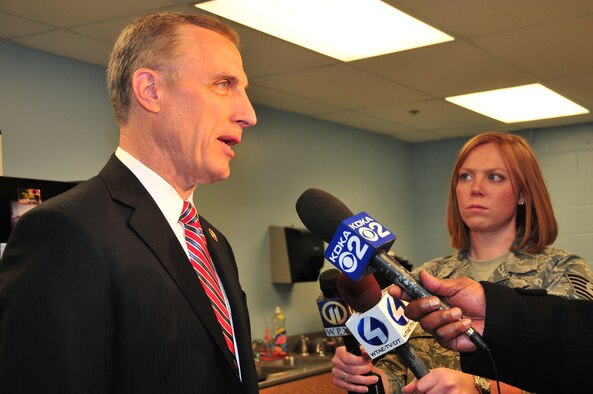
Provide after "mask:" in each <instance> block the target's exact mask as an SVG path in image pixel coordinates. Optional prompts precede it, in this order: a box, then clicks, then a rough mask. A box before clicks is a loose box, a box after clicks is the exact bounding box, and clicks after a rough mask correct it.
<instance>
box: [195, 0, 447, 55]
mask: <svg viewBox="0 0 593 394" xmlns="http://www.w3.org/2000/svg"><path fill="white" fill-rule="evenodd" d="M194 6H195V7H197V8H200V9H203V10H205V11H208V12H211V13H213V14H216V15H220V16H222V17H224V18H227V19H230V20H233V21H235V22H238V23H241V24H243V25H246V26H249V27H251V28H253V29H256V30H260V31H262V32H264V33H267V34H270V35H273V36H275V37H278V38H281V39H283V40H286V41H290V42H292V43H294V44H297V45H300V46H303V47H305V48H308V49H311V50H313V51H316V52H319V53H322V54H324V55H327V56H330V57H333V58H335V59H339V60H343V61H345V62H347V61H352V60H358V59H364V58H367V57H372V56H378V55H384V54H386V53H392V52H397V51H404V50H406V49H412V48H418V47H422V46H426V45H432V44H438V43H441V42H446V41H451V40H453V37H451V36H449V35H447V34H445V33H443V32H441V31H439V30H437V29H435V28H433V27H431V26H429V25H427V24H426V23H423V22H420V21H419V20H417V19H415V18H412V17H411V16H409V15H407V14H404V13H403V12H401V11H399V10H397V9H395V8H393V7H392V6H390V5H388V4H386V3H384V2H382V1H380V0H212V1H206V2H200V3H196V4H194Z"/></svg>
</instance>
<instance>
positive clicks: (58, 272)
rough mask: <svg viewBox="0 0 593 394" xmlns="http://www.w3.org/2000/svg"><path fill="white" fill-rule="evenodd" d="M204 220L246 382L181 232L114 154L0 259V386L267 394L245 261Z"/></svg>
mask: <svg viewBox="0 0 593 394" xmlns="http://www.w3.org/2000/svg"><path fill="white" fill-rule="evenodd" d="M201 223H202V226H203V228H204V233H205V235H206V238H207V242H208V249H209V251H210V254H211V255H212V260H213V261H214V264H215V266H216V269H217V271H218V273H219V276H220V278H221V280H222V283H223V286H224V288H225V291H226V294H227V296H228V299H229V303H230V306H231V310H232V316H233V323H234V327H235V335H236V337H237V345H238V346H237V347H238V351H239V356H240V360H241V370H242V376H243V382H241V381H240V380H239V378H238V375H237V373H236V372H235V369H234V367H233V363H232V360H231V357H230V352H229V350H228V348H227V347H226V343H225V341H224V339H223V336H222V333H221V331H220V326H219V324H218V322H217V320H216V317H215V316H214V313H213V311H212V308H211V306H210V303H209V301H208V298H207V296H206V295H205V293H204V291H203V289H202V286H201V284H200V282H199V279H198V278H197V276H196V274H195V272H194V271H193V269H192V267H191V265H190V263H189V261H188V258H187V256H186V254H185V253H184V251H183V248H182V247H181V245H180V244H179V241H178V240H177V238H176V237H175V235H174V233H173V231H171V228H170V227H169V225H168V223H167V222H166V221H165V218H164V216H163V215H162V213H161V211H160V210H159V208H158V207H157V205H156V203H155V202H154V200H153V199H152V198H151V197H150V195H149V194H148V192H147V191H146V190H145V189H144V187H143V186H142V184H141V183H140V182H139V181H138V179H137V178H136V177H135V176H134V175H133V174H132V173H131V171H129V170H128V168H127V167H125V166H124V165H123V164H122V163H121V162H120V161H119V160H118V159H117V158H116V157H115V156H112V158H111V159H110V160H109V162H108V163H107V165H106V166H105V168H103V170H102V171H101V173H100V174H99V175H98V176H96V177H94V178H92V179H90V180H89V181H87V182H84V183H82V184H81V185H79V186H77V187H76V188H74V189H72V190H70V191H69V192H66V193H64V194H62V195H60V196H58V197H55V198H53V199H51V200H49V201H47V202H44V203H42V204H41V205H40V206H39V207H36V208H35V209H33V210H31V211H29V212H28V213H27V214H26V215H23V217H22V218H21V219H20V221H19V222H18V224H17V226H16V228H15V229H14V231H13V233H12V235H11V238H10V240H9V242H8V245H7V247H6V250H5V254H4V256H3V258H2V261H1V262H0V392H1V393H3V394H9V393H41V392H45V393H76V394H82V393H159V394H164V393H192V394H195V393H233V394H236V393H256V392H257V391H258V388H257V375H256V372H255V365H254V363H253V355H252V351H251V344H250V342H251V335H250V324H249V316H248V311H247V304H246V299H245V293H244V292H243V291H242V289H241V286H240V284H239V278H238V271H237V266H236V263H235V259H234V256H233V253H232V250H231V247H230V245H229V244H228V242H227V240H226V239H225V237H224V236H223V235H222V234H221V233H220V232H218V231H217V230H216V229H215V228H214V227H212V226H211V225H210V224H209V223H208V222H207V221H206V220H204V219H201ZM210 230H212V232H213V234H215V235H216V239H213V237H212V236H211V232H210Z"/></svg>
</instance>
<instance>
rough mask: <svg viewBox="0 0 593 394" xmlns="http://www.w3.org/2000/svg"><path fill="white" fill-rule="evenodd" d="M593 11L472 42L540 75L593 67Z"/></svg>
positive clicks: (573, 71) (543, 76)
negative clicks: (590, 13) (588, 13)
mask: <svg viewBox="0 0 593 394" xmlns="http://www.w3.org/2000/svg"><path fill="white" fill-rule="evenodd" d="M591 37H593V14H592V15H588V16H585V17H579V18H574V19H570V20H565V21H562V22H557V23H551V24H547V25H542V26H536V27H529V28H525V29H521V30H516V31H512V32H508V33H501V34H495V35H490V36H485V37H478V38H475V39H473V40H472V41H473V42H474V43H475V44H476V45H477V46H479V47H481V48H483V49H484V50H486V51H488V52H489V53H491V54H492V55H493V56H495V57H498V58H499V59H504V60H505V61H506V62H508V63H509V64H513V65H515V66H516V67H518V68H520V69H522V70H524V71H525V72H527V73H529V74H530V75H532V76H534V77H536V78H541V79H550V78H559V77H564V76H568V75H570V74H571V73H575V72H584V71H585V70H588V71H589V72H591V70H593V40H592V39H591Z"/></svg>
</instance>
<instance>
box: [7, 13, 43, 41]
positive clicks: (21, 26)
mask: <svg viewBox="0 0 593 394" xmlns="http://www.w3.org/2000/svg"><path fill="white" fill-rule="evenodd" d="M48 30H53V27H52V26H49V25H44V24H43V23H37V22H31V21H29V20H27V19H23V18H19V17H16V16H12V15H9V14H5V13H3V12H0V38H15V37H20V36H25V35H28V34H34V33H40V32H43V31H48Z"/></svg>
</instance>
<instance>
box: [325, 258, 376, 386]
mask: <svg viewBox="0 0 593 394" xmlns="http://www.w3.org/2000/svg"><path fill="white" fill-rule="evenodd" d="M340 275H341V274H340V271H339V270H337V269H335V268H334V269H329V270H327V271H323V272H322V273H321V275H320V276H319V287H320V288H321V293H322V294H321V296H320V297H319V298H318V299H317V307H318V309H319V314H320V316H321V322H322V323H323V327H324V329H325V334H326V335H327V336H329V337H341V338H342V340H343V342H344V345H345V347H346V350H347V351H348V353H351V354H354V355H356V356H361V355H362V353H361V351H360V345H359V343H358V341H357V340H356V338H354V336H352V335H351V333H350V331H349V330H348V328H347V327H346V321H347V320H348V318H349V317H350V316H351V313H350V307H349V306H348V304H347V303H346V302H344V300H343V299H342V298H341V297H340V294H339V292H338V277H339V276H340ZM336 357H337V358H339V359H340V361H342V360H341V358H340V355H339V354H337V355H336V356H335V357H334V360H332V361H335V359H336ZM342 362H343V361H342ZM347 375H348V374H347V373H345V372H344V375H342V376H334V380H335V382H334V383H337V384H348V383H350V384H352V382H349V381H348V380H347ZM366 376H376V377H377V379H378V380H377V382H376V383H368V384H366V382H365V383H360V384H361V385H364V386H366V387H367V389H368V391H367V392H368V393H370V394H384V393H385V390H384V389H383V383H382V382H381V380H380V378H379V376H378V375H377V374H375V373H373V372H368V373H366V374H365V378H364V379H367V378H366ZM340 380H341V381H340ZM367 380H368V379H367ZM342 382H343V383H342ZM349 393H351V391H349Z"/></svg>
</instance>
